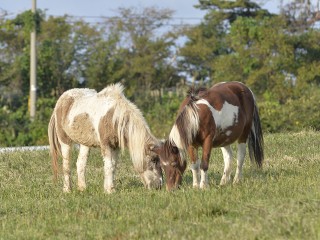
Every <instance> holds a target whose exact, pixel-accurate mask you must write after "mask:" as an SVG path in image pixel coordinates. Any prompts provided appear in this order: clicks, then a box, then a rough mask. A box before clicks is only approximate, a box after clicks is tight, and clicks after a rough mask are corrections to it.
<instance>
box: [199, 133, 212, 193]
mask: <svg viewBox="0 0 320 240" xmlns="http://www.w3.org/2000/svg"><path fill="white" fill-rule="evenodd" d="M211 148H212V139H211V138H207V139H206V140H205V142H204V144H203V146H202V161H201V165H200V188H201V189H204V188H207V187H208V186H209V184H208V168H209V159H210V154H211Z"/></svg>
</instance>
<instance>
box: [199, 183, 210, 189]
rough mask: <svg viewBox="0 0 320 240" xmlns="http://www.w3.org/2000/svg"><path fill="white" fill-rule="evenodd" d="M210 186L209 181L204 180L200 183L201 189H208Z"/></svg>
mask: <svg viewBox="0 0 320 240" xmlns="http://www.w3.org/2000/svg"><path fill="white" fill-rule="evenodd" d="M208 188H209V185H208V183H203V182H201V183H200V189H208Z"/></svg>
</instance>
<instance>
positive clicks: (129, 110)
mask: <svg viewBox="0 0 320 240" xmlns="http://www.w3.org/2000/svg"><path fill="white" fill-rule="evenodd" d="M123 90H124V87H123V85H122V84H120V83H116V84H114V85H110V86H108V87H106V88H105V89H103V90H102V91H101V92H99V95H103V96H107V97H109V98H112V100H113V101H115V105H114V113H113V117H112V124H113V126H114V127H115V129H116V131H117V135H118V139H119V146H120V148H121V150H124V149H125V147H128V150H129V153H130V156H131V159H132V162H133V165H134V168H135V169H136V171H138V172H140V173H141V172H143V171H144V166H145V164H146V163H145V159H146V146H147V145H149V144H151V143H155V142H156V138H155V137H154V136H153V135H152V133H151V131H150V129H149V126H148V124H147V123H146V121H145V119H144V117H143V115H142V113H141V111H140V110H139V109H138V108H137V106H136V105H134V104H133V103H132V102H130V101H129V100H128V99H127V98H126V97H125V96H124V94H123Z"/></svg>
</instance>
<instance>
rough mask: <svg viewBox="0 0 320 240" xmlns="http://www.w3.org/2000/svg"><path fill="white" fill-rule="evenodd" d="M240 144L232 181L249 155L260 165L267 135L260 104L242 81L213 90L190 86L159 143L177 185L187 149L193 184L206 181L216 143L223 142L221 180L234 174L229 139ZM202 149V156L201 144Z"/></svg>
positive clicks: (169, 184)
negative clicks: (176, 114)
mask: <svg viewBox="0 0 320 240" xmlns="http://www.w3.org/2000/svg"><path fill="white" fill-rule="evenodd" d="M234 142H237V143H238V153H237V169H236V173H235V177H234V183H236V182H239V181H240V180H241V177H242V165H243V162H244V158H245V154H246V143H248V146H249V155H250V159H251V160H252V161H255V162H256V163H257V165H258V166H259V167H261V166H262V162H263V158H264V154H263V135H262V130H261V124H260V119H259V114H258V108H257V105H256V102H255V98H254V96H253V93H252V91H251V90H250V89H249V88H248V87H246V86H245V85H244V84H242V83H240V82H228V83H218V84H216V85H214V86H213V87H211V88H210V89H198V90H191V91H190V92H189V94H188V96H187V98H186V99H185V100H184V101H183V102H182V104H181V106H180V109H179V113H178V116H177V119H176V121H175V123H174V125H173V127H172V130H171V132H170V135H169V140H167V141H166V142H165V143H164V144H162V145H160V146H159V147H157V148H155V149H154V151H155V152H156V153H157V154H159V156H160V162H161V164H162V166H163V168H164V170H165V173H166V175H167V188H168V189H171V188H175V187H177V186H178V185H179V184H180V182H181V178H182V174H183V172H184V171H185V168H186V163H185V161H186V160H185V159H186V154H187V153H188V154H189V156H190V158H191V167H190V168H191V171H192V173H193V186H194V187H200V188H205V187H206V186H207V185H208V177H207V170H208V166H209V158H210V154H211V149H212V148H213V147H220V148H221V150H222V153H223V158H224V165H225V166H224V171H223V176H222V178H221V181H220V184H221V185H224V184H226V183H228V182H229V181H230V178H231V162H232V151H231V147H230V144H232V143H234ZM199 147H201V148H202V158H201V161H200V160H199V159H198V151H197V149H198V148H199Z"/></svg>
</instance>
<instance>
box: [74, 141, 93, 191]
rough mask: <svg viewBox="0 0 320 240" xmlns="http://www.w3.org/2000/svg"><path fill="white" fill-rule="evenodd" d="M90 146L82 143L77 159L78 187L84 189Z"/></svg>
mask: <svg viewBox="0 0 320 240" xmlns="http://www.w3.org/2000/svg"><path fill="white" fill-rule="evenodd" d="M89 149H90V148H89V147H87V146H84V145H80V150H79V156H78V159H77V173H78V189H79V190H80V191H83V190H85V189H86V179H85V169H86V165H87V159H88V155H89Z"/></svg>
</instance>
